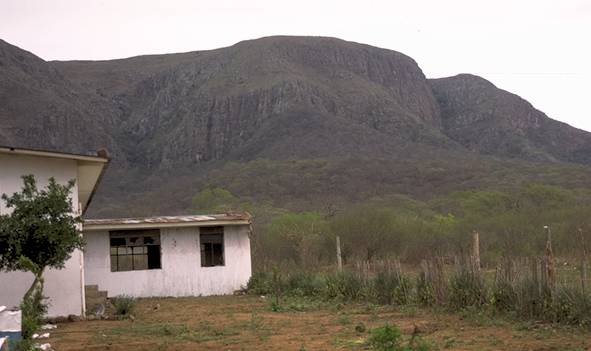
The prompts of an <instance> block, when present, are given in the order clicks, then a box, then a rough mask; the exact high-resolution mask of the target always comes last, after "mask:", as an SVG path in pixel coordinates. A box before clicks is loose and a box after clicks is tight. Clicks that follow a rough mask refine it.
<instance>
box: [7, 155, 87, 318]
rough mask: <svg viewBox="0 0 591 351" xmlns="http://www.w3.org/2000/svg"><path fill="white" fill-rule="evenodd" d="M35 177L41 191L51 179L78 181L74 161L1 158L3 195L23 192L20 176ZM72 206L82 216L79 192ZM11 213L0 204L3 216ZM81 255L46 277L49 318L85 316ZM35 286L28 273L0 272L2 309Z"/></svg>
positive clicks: (11, 156) (8, 156) (12, 303)
mask: <svg viewBox="0 0 591 351" xmlns="http://www.w3.org/2000/svg"><path fill="white" fill-rule="evenodd" d="M25 174H33V175H35V178H36V180H37V185H38V187H39V188H43V187H45V186H46V185H47V184H48V180H49V178H50V177H54V178H55V180H56V181H57V182H59V183H61V184H66V183H67V182H68V181H69V180H71V179H77V165H76V161H74V160H63V159H56V158H47V157H37V156H24V155H8V154H0V194H7V195H10V194H12V193H14V192H16V191H20V189H21V188H22V184H23V182H22V179H21V176H22V175H25ZM72 205H73V207H74V211H76V212H77V213H79V212H80V211H79V202H78V188H77V187H75V188H74V189H73V191H72ZM7 213H9V209H7V208H6V206H5V203H4V202H3V201H2V200H0V214H7ZM82 263H83V258H82V252H81V251H79V250H76V251H75V252H74V253H73V254H72V257H71V258H70V259H69V260H68V261H67V262H66V265H65V268H64V269H61V270H55V269H48V270H47V271H46V272H45V274H44V277H45V286H44V295H45V296H47V297H48V298H49V300H48V303H49V310H48V315H49V316H65V315H69V314H74V315H80V314H82V311H83V310H82V306H83V304H82V288H83V286H84V284H83V276H82ZM32 283H33V274H32V273H28V272H0V305H6V306H9V307H13V306H18V305H19V304H20V302H21V300H22V297H23V295H24V294H25V292H26V290H27V289H28V288H29V287H30V286H31V284H32Z"/></svg>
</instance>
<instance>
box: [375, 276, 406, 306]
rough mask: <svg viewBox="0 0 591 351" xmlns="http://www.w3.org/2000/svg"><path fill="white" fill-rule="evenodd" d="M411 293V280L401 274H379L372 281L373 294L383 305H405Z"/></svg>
mask: <svg viewBox="0 0 591 351" xmlns="http://www.w3.org/2000/svg"><path fill="white" fill-rule="evenodd" d="M410 293H411V284H410V279H409V278H408V277H406V276H404V275H402V274H401V273H399V272H379V273H378V274H377V276H376V277H375V278H374V280H373V281H372V294H373V295H374V297H375V298H376V300H377V302H378V303H381V304H387V305H391V304H396V305H405V304H407V303H408V302H409V300H410Z"/></svg>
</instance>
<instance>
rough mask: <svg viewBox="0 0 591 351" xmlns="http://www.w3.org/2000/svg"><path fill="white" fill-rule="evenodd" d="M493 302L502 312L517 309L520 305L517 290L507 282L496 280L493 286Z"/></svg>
mask: <svg viewBox="0 0 591 351" xmlns="http://www.w3.org/2000/svg"><path fill="white" fill-rule="evenodd" d="M492 304H493V306H494V308H496V309H497V310H498V311H501V312H510V311H515V310H516V308H517V306H518V296H517V292H516V291H515V289H514V288H513V286H512V285H511V284H509V283H507V282H495V284H494V285H493V288H492Z"/></svg>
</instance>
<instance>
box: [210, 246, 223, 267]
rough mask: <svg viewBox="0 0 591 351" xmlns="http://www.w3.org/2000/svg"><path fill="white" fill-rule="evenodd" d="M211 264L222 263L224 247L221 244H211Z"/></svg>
mask: <svg viewBox="0 0 591 351" xmlns="http://www.w3.org/2000/svg"><path fill="white" fill-rule="evenodd" d="M212 256H213V265H214V266H223V265H224V247H223V245H222V244H213V255H212Z"/></svg>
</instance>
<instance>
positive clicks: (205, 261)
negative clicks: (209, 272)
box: [201, 243, 213, 267]
mask: <svg viewBox="0 0 591 351" xmlns="http://www.w3.org/2000/svg"><path fill="white" fill-rule="evenodd" d="M212 252H213V250H212V247H211V244H209V243H204V244H201V267H211V266H212V259H211V256H212Z"/></svg>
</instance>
